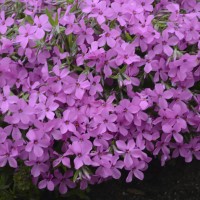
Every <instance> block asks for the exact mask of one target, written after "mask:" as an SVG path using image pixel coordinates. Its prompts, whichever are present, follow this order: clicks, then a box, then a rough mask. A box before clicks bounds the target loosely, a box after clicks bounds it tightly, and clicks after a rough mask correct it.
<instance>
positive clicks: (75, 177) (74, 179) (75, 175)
mask: <svg viewBox="0 0 200 200" xmlns="http://www.w3.org/2000/svg"><path fill="white" fill-rule="evenodd" d="M79 172H80V170H77V171H76V172H75V173H74V176H73V179H72V180H73V182H76V180H77V178H78V176H79Z"/></svg>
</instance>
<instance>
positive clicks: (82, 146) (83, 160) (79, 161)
mask: <svg viewBox="0 0 200 200" xmlns="http://www.w3.org/2000/svg"><path fill="white" fill-rule="evenodd" d="M91 150H92V143H91V142H89V141H88V142H81V143H80V142H78V141H75V142H73V143H72V144H71V145H70V146H69V150H68V154H69V155H75V156H76V157H75V159H74V165H75V169H79V168H81V167H82V166H83V165H91V164H92V161H91V159H90V157H89V153H90V151H91Z"/></svg>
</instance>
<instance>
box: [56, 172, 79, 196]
mask: <svg viewBox="0 0 200 200" xmlns="http://www.w3.org/2000/svg"><path fill="white" fill-rule="evenodd" d="M54 175H55V177H56V180H55V185H59V192H60V193H61V194H65V193H67V191H68V188H75V186H76V183H74V182H73V181H71V177H72V176H73V172H72V171H66V172H65V173H64V175H62V174H61V173H60V172H59V171H58V170H56V171H55V172H54Z"/></svg>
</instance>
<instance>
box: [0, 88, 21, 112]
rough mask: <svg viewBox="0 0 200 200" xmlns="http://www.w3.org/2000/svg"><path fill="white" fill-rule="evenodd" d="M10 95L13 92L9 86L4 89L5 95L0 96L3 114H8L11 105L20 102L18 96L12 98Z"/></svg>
mask: <svg viewBox="0 0 200 200" xmlns="http://www.w3.org/2000/svg"><path fill="white" fill-rule="evenodd" d="M10 93H11V92H10V88H9V86H5V87H3V95H1V94H0V109H1V112H2V113H5V112H7V111H8V110H9V107H10V105H11V104H14V103H17V101H18V98H17V96H15V95H13V96H11V95H10Z"/></svg>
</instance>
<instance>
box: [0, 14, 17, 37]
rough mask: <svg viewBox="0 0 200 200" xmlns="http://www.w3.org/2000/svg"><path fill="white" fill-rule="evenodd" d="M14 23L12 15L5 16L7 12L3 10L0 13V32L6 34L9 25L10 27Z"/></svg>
mask: <svg viewBox="0 0 200 200" xmlns="http://www.w3.org/2000/svg"><path fill="white" fill-rule="evenodd" d="M13 24H14V20H13V19H12V18H11V17H8V18H5V12H4V11H1V13H0V33H1V34H5V33H6V31H7V27H10V26H12V25H13Z"/></svg>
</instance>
